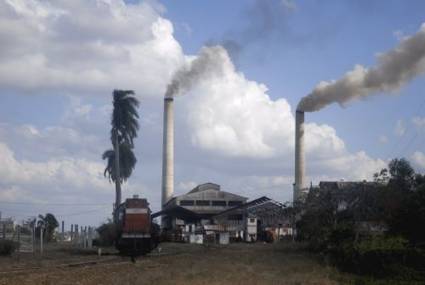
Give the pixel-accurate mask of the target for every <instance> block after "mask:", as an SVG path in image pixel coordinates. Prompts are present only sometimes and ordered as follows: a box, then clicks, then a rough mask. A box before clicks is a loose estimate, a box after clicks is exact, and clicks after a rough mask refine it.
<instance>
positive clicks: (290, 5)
mask: <svg viewBox="0 0 425 285" xmlns="http://www.w3.org/2000/svg"><path fill="white" fill-rule="evenodd" d="M281 3H282V5H283V7H285V8H286V9H288V10H295V9H296V8H297V5H296V4H295V1H294V0H281Z"/></svg>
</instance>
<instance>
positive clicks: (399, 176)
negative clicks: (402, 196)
mask: <svg viewBox="0 0 425 285" xmlns="http://www.w3.org/2000/svg"><path fill="white" fill-rule="evenodd" d="M388 168H389V172H390V181H389V183H390V184H391V185H392V186H394V187H397V188H399V189H400V190H404V191H409V190H411V189H412V187H413V186H414V182H415V171H414V170H413V168H412V166H411V165H410V163H409V161H408V160H406V159H404V158H400V159H398V158H395V159H393V160H391V162H390V163H389V164H388Z"/></svg>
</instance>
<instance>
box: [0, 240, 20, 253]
mask: <svg viewBox="0 0 425 285" xmlns="http://www.w3.org/2000/svg"><path fill="white" fill-rule="evenodd" d="M17 248H18V243H17V242H15V241H13V240H8V239H2V240H0V255H11V254H12V253H13V252H15V250H16V249H17Z"/></svg>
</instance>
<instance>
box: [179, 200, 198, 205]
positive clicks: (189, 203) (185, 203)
mask: <svg viewBox="0 0 425 285" xmlns="http://www.w3.org/2000/svg"><path fill="white" fill-rule="evenodd" d="M194 204H195V201H193V200H181V201H180V206H193V205H194Z"/></svg>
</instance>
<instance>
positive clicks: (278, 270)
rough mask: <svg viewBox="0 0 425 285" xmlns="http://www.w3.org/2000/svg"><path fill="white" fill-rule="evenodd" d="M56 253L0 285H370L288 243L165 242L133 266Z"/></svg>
mask: <svg viewBox="0 0 425 285" xmlns="http://www.w3.org/2000/svg"><path fill="white" fill-rule="evenodd" d="M58 252H59V253H56V255H55V254H52V255H51V256H50V257H45V258H46V259H47V260H48V261H47V262H46V261H44V262H45V263H44V264H42V268H43V269H42V270H37V271H33V272H19V273H13V274H12V273H3V274H0V284H32V285H33V284H46V285H47V284H122V285H125V284H158V285H161V284H244V285H245V284H247V285H249V284H373V283H369V282H367V283H365V282H364V281H360V280H357V281H355V279H354V278H353V277H352V276H350V275H347V274H343V273H340V272H338V271H337V270H336V269H334V268H332V267H328V266H325V265H323V264H321V263H320V262H319V261H318V260H317V259H316V258H314V257H312V256H310V255H309V254H308V253H306V252H304V251H302V250H300V249H298V248H296V247H294V246H293V245H292V244H291V243H280V244H262V243H256V244H243V243H240V244H231V245H229V246H203V245H190V244H173V243H165V244H161V251H160V253H158V252H154V253H152V254H151V255H150V256H147V257H141V258H138V259H137V261H136V263H131V262H129V258H125V259H122V260H120V259H119V258H116V259H118V260H119V263H115V264H108V263H105V264H98V265H93V266H86V267H64V268H58V267H56V266H55V265H57V264H59V263H64V262H67V258H69V257H72V258H73V259H72V260H73V262H75V260H81V261H84V260H93V259H96V258H97V257H96V255H90V254H91V253H92V252H85V253H84V254H82V253H81V252H79V253H78V254H76V253H75V252H73V251H70V250H58ZM102 258H105V259H106V258H111V256H109V257H102ZM24 259H25V258H24V257H21V261H20V263H19V264H20V265H19V268H22V266H24V267H25V266H27V267H28V268H29V267H30V265H31V264H32V263H31V262H30V261H27V263H25V260H24ZM30 259H31V258H29V260H30ZM7 260H9V261H7ZM123 261H124V262H123ZM16 263H17V261H16V257H14V258H9V259H7V258H0V266H1V269H2V270H6V269H7V268H11V266H15V267H16V266H17V265H16ZM4 265H7V266H4ZM2 270H0V271H2ZM382 284H386V283H382Z"/></svg>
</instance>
